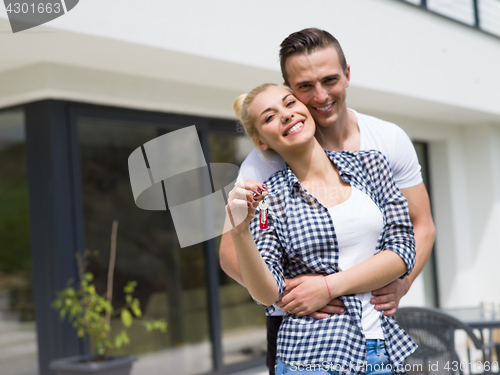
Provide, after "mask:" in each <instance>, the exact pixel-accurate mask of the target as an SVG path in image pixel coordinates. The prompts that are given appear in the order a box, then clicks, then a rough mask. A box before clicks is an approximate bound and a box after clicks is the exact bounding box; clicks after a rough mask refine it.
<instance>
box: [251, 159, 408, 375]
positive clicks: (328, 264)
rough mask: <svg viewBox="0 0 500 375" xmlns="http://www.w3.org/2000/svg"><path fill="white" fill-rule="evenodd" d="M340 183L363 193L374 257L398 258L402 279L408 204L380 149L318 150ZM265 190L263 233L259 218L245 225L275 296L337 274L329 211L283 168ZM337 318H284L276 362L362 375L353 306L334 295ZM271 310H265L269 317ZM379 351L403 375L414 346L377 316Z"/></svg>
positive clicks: (357, 306)
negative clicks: (371, 209) (300, 280)
mask: <svg viewBox="0 0 500 375" xmlns="http://www.w3.org/2000/svg"><path fill="white" fill-rule="evenodd" d="M325 152H326V154H327V155H328V157H329V158H330V159H331V160H332V161H333V162H334V163H335V165H336V166H337V168H338V170H339V173H340V175H341V177H342V179H343V180H344V181H345V182H348V183H350V184H351V185H352V186H355V187H356V188H358V189H359V190H361V191H363V192H364V193H366V194H367V195H368V196H369V197H370V198H371V199H372V200H373V201H374V202H375V204H376V205H377V206H378V207H379V209H380V210H381V212H382V214H383V218H384V229H383V230H382V233H381V234H380V237H379V239H378V241H377V246H376V249H375V254H376V253H378V252H380V251H382V250H392V251H394V252H396V253H397V254H398V255H400V256H401V258H402V259H403V260H404V262H405V263H406V266H407V273H406V274H405V275H403V276H402V277H405V276H406V275H408V274H409V273H410V272H411V270H412V269H413V265H414V263H415V240H414V237H413V226H412V224H411V222H410V216H409V213H408V203H407V202H406V199H405V198H404V196H403V195H402V194H401V192H400V191H399V190H398V188H397V187H396V184H395V183H394V180H393V178H392V172H391V169H390V167H389V164H388V162H387V160H386V158H385V157H384V156H383V155H382V154H381V153H380V152H379V151H356V152H350V151H342V152H330V151H325ZM265 184H266V185H267V186H268V191H269V193H270V194H269V196H268V198H267V199H268V202H269V211H268V212H269V214H268V223H269V226H268V229H260V227H259V220H258V217H259V215H255V218H254V219H253V220H252V222H251V224H250V229H251V231H252V234H253V237H254V239H255V243H256V244H257V248H258V249H259V251H260V253H261V255H262V257H263V258H264V260H265V262H266V264H267V266H268V267H269V269H270V271H271V272H272V274H273V276H274V278H275V280H276V283H277V284H278V288H279V293H280V295H281V293H282V292H283V287H284V285H285V281H284V279H285V278H294V277H296V276H299V275H303V274H322V275H329V274H332V273H336V272H338V271H339V268H338V261H339V259H338V257H339V251H338V242H337V237H336V234H335V228H334V225H333V222H332V219H331V217H330V214H329V212H328V209H327V208H326V207H324V206H323V205H322V204H321V203H319V202H318V200H317V199H316V198H314V197H313V196H311V195H310V194H309V193H308V192H307V191H306V190H305V189H304V188H303V187H302V185H301V184H300V182H299V180H298V179H297V177H296V176H295V175H294V173H293V172H292V171H291V169H290V167H289V166H288V165H286V166H285V168H284V169H283V170H281V171H279V172H276V173H275V174H274V175H273V176H271V177H270V178H269V179H268V180H267V181H266V182H265ZM341 299H342V301H343V302H344V305H345V307H346V312H345V313H344V314H331V315H330V316H329V318H327V319H323V320H316V319H313V318H310V317H308V316H304V317H298V316H295V315H292V314H285V316H284V319H283V323H282V324H281V328H280V331H279V335H278V354H277V355H278V357H279V358H281V360H282V361H283V362H285V363H288V364H291V365H294V364H295V365H299V364H300V365H302V366H307V365H310V366H320V365H324V364H325V363H328V364H329V365H330V366H332V365H333V366H336V367H335V368H334V369H335V371H337V372H338V373H340V374H341V375H344V374H362V373H364V370H363V369H361V368H359V367H357V366H358V365H359V364H361V363H364V361H365V360H366V340H365V337H364V335H363V333H362V326H361V313H362V306H361V302H360V300H359V299H358V298H357V297H356V296H355V295H349V296H343V297H341ZM272 311H273V307H268V308H267V312H268V313H271V312H272ZM380 319H381V325H382V330H383V332H384V339H385V346H386V350H387V353H388V356H389V360H390V362H391V365H392V371H393V372H394V373H404V372H405V371H404V360H405V358H406V357H407V356H408V355H410V354H411V353H412V352H413V351H415V349H416V347H417V346H416V344H415V343H414V342H413V341H412V340H411V339H410V337H409V336H408V335H407V334H406V332H404V331H403V330H402V329H401V328H400V327H399V326H398V325H397V324H396V322H395V320H394V318H392V317H386V316H384V315H383V314H382V313H381V314H380Z"/></svg>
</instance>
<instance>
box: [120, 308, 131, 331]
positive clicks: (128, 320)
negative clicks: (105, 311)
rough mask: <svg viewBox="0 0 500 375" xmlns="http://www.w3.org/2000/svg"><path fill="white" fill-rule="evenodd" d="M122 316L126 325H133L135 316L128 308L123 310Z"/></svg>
mask: <svg viewBox="0 0 500 375" xmlns="http://www.w3.org/2000/svg"><path fill="white" fill-rule="evenodd" d="M121 318H122V323H123V325H124V326H125V327H130V326H131V325H132V320H133V317H132V314H131V313H130V311H128V310H126V309H124V310H122V313H121Z"/></svg>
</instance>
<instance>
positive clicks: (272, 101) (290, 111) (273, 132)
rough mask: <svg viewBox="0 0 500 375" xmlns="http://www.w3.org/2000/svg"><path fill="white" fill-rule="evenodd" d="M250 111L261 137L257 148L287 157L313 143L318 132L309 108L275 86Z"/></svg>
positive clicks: (253, 102) (261, 96) (259, 96)
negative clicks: (270, 150)
mask: <svg viewBox="0 0 500 375" xmlns="http://www.w3.org/2000/svg"><path fill="white" fill-rule="evenodd" d="M249 111H250V114H251V116H252V118H253V119H255V126H256V129H257V133H258V138H259V139H258V142H257V146H258V147H259V148H261V149H262V150H267V149H268V148H270V149H272V150H274V151H276V152H277V153H278V154H280V155H283V154H286V153H289V152H293V150H294V149H296V147H298V146H303V145H306V144H307V143H308V142H311V140H312V138H313V137H314V133H315V131H316V126H315V124H314V120H313V118H312V116H311V114H310V113H309V110H308V109H307V107H306V106H305V105H304V104H302V103H301V102H300V101H298V100H297V98H295V96H293V94H291V93H290V91H288V90H287V89H285V88H283V87H279V86H271V87H269V88H268V89H267V90H266V91H264V92H262V93H260V94H259V95H257V96H256V97H255V99H254V100H253V101H252V103H251V104H250V106H249Z"/></svg>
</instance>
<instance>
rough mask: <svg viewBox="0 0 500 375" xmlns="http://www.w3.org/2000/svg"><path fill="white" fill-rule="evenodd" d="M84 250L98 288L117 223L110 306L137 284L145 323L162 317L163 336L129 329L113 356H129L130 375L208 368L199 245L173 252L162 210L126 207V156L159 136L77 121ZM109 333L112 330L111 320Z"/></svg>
mask: <svg viewBox="0 0 500 375" xmlns="http://www.w3.org/2000/svg"><path fill="white" fill-rule="evenodd" d="M78 133H79V146H80V159H81V179H82V194H83V212H84V226H85V243H86V246H87V247H88V248H89V249H91V250H93V249H98V250H99V255H98V256H96V257H92V258H90V259H89V267H88V268H89V270H90V271H92V272H93V273H94V274H95V275H96V278H97V287H98V289H99V291H100V292H102V291H104V289H105V283H106V274H107V266H108V260H109V247H110V234H111V225H112V221H113V220H115V219H116V220H118V222H119V226H118V239H117V258H116V268H115V278H114V280H115V281H114V305H116V307H118V306H120V304H121V302H122V301H123V287H124V286H125V284H126V283H127V281H129V280H135V281H137V282H138V286H137V288H136V296H137V297H138V298H139V299H140V302H141V307H142V309H143V313H144V316H145V318H146V319H148V318H151V319H156V318H163V319H165V320H166V321H167V322H168V328H167V333H160V332H154V333H148V332H146V331H145V330H144V329H143V327H140V326H137V327H135V326H133V327H132V330H131V332H130V336H131V340H130V341H131V344H130V345H128V346H125V347H124V348H123V349H122V350H121V351H120V352H121V353H127V354H136V355H138V356H139V361H138V362H137V363H136V364H135V365H134V367H133V374H135V375H141V374H148V375H168V374H175V375H179V374H197V373H205V372H209V371H211V370H212V368H213V364H212V346H211V342H210V335H209V318H208V307H207V287H206V264H205V257H204V252H203V250H204V248H203V246H204V245H203V244H198V245H194V246H191V247H188V248H183V249H181V248H180V246H179V242H178V239H177V235H176V233H175V230H174V225H173V222H172V218H171V215H170V213H169V212H166V211H145V210H142V209H140V208H138V207H137V206H136V205H135V203H134V198H133V195H132V189H131V185H130V179H129V172H128V157H129V155H130V154H131V153H132V151H134V150H135V149H136V148H137V147H140V146H142V145H143V144H144V143H145V142H147V141H149V140H152V139H154V138H156V137H158V136H160V135H161V134H164V132H163V133H161V132H160V131H159V130H158V129H157V128H156V127H155V126H152V125H147V124H135V123H134V124H131V123H126V122H120V121H113V122H112V121H106V120H96V119H88V118H80V119H79V120H78ZM112 325H113V329H118V328H119V326H120V323H119V320H118V319H117V320H116V321H113V322H112Z"/></svg>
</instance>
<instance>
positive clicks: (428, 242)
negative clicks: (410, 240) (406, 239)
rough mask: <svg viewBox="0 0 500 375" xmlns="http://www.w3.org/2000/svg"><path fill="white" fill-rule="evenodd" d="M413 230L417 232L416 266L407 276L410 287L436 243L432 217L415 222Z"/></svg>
mask: <svg viewBox="0 0 500 375" xmlns="http://www.w3.org/2000/svg"><path fill="white" fill-rule="evenodd" d="M413 230H414V233H415V253H416V255H415V266H414V267H413V271H412V272H411V273H410V274H409V275H408V277H406V279H408V280H407V283H408V289H409V288H410V286H411V284H412V283H413V281H415V279H416V278H417V276H418V275H419V274H420V273H421V272H422V270H423V269H424V267H425V265H426V263H427V261H428V260H429V257H430V255H431V252H432V247H433V245H434V238H435V234H436V229H435V227H434V223H433V222H432V219H431V220H430V222H427V223H424V222H422V223H415V224H414V225H413Z"/></svg>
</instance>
